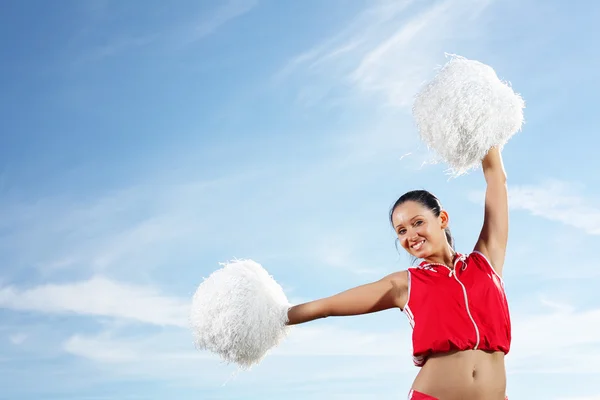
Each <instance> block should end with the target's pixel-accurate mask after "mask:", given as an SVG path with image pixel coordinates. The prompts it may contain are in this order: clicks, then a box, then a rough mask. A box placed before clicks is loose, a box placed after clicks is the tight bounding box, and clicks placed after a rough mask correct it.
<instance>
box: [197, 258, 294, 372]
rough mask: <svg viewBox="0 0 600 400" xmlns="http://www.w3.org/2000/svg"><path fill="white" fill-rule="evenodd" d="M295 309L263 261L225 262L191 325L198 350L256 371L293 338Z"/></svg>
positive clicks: (202, 290)
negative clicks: (254, 367)
mask: <svg viewBox="0 0 600 400" xmlns="http://www.w3.org/2000/svg"><path fill="white" fill-rule="evenodd" d="M289 307H290V304H289V303H288V300H287V298H286V295H285V293H284V292H283V289H282V288H281V286H280V285H279V284H278V283H277V282H276V281H275V280H274V279H273V278H272V277H271V276H270V275H269V273H268V272H267V271H266V270H265V269H264V268H263V267H262V266H261V265H260V264H258V263H256V262H254V261H252V260H238V261H234V262H231V263H227V264H224V266H223V268H221V269H219V270H217V271H215V272H213V273H212V274H211V275H210V276H209V277H208V278H207V279H205V280H204V282H202V283H201V284H200V286H199V287H198V289H197V290H196V293H195V294H194V298H193V301H192V309H191V313H190V324H191V329H192V333H193V336H194V342H195V344H196V347H197V348H199V349H202V350H208V351H211V352H213V353H215V354H218V355H219V356H220V357H221V358H222V359H223V360H225V361H227V362H233V363H236V364H238V365H239V366H240V367H242V368H246V369H247V368H250V367H251V366H252V365H253V364H257V363H259V362H260V361H261V360H262V359H263V358H264V356H265V355H266V354H267V352H268V351H269V350H270V349H271V348H273V347H275V346H277V345H278V344H279V343H280V342H281V340H282V339H284V338H285V337H286V336H287V334H288V330H289V327H288V326H287V322H288V316H287V312H288V309H289Z"/></svg>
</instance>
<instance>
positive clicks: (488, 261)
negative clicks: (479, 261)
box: [473, 250, 504, 287]
mask: <svg viewBox="0 0 600 400" xmlns="http://www.w3.org/2000/svg"><path fill="white" fill-rule="evenodd" d="M473 253H477V254H479V255H480V256H481V257H483V259H484V260H485V261H486V262H487V264H488V265H489V267H490V269H491V270H492V272H493V273H494V275H496V276H497V277H498V279H500V283H502V287H504V279H502V277H501V276H500V275H499V274H498V273H497V272H496V270H495V269H494V267H493V266H492V263H491V262H490V260H488V258H487V257H486V256H485V254H483V253H482V252H480V251H477V250H473Z"/></svg>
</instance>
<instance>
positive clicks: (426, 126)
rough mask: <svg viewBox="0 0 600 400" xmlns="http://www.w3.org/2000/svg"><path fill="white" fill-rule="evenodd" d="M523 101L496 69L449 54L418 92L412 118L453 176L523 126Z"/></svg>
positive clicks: (500, 146)
mask: <svg viewBox="0 0 600 400" xmlns="http://www.w3.org/2000/svg"><path fill="white" fill-rule="evenodd" d="M524 107H525V102H524V101H523V99H522V98H521V96H519V95H518V94H516V93H515V92H514V91H513V90H512V88H511V87H510V86H509V85H508V84H507V83H505V82H502V81H501V80H500V79H499V78H498V76H497V75H496V73H495V71H494V70H493V69H492V68H491V67H490V66H488V65H485V64H482V63H481V62H479V61H473V60H468V59H466V58H464V57H460V56H452V58H451V60H450V61H449V62H448V63H447V64H446V65H445V66H444V67H442V69H441V70H440V71H439V72H438V74H437V75H436V76H435V77H434V79H433V80H432V81H431V82H429V83H428V84H427V85H425V86H424V87H423V89H422V90H421V91H420V92H419V93H418V94H417V96H416V99H415V102H414V105H413V116H414V118H415V120H416V124H417V127H418V130H419V133H420V136H421V139H422V140H423V141H424V142H425V143H426V144H427V146H428V147H429V148H430V149H433V150H434V151H435V152H436V153H437V155H438V157H439V158H441V160H442V161H444V162H446V163H447V164H448V165H449V167H450V173H451V174H452V175H454V176H458V175H461V174H463V173H466V172H468V171H469V170H470V169H473V168H476V167H478V166H479V165H480V162H481V160H482V159H483V158H484V157H485V155H486V154H487V152H488V151H489V149H490V148H492V147H498V148H500V149H502V147H503V146H504V145H505V144H506V142H507V141H508V140H509V139H510V138H511V137H512V136H513V135H514V134H515V133H517V132H518V131H519V130H520V129H521V126H522V124H523V108H524Z"/></svg>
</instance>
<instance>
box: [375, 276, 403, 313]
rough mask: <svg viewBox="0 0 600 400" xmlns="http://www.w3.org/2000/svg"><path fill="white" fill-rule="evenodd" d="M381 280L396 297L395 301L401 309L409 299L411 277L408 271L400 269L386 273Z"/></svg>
mask: <svg viewBox="0 0 600 400" xmlns="http://www.w3.org/2000/svg"><path fill="white" fill-rule="evenodd" d="M380 282H383V283H384V284H385V285H386V286H387V287H388V290H390V288H391V293H392V295H393V297H394V303H395V304H396V306H397V307H398V308H400V309H402V308H403V307H404V305H405V304H406V302H407V300H408V287H409V283H408V282H409V277H408V271H407V270H404V271H398V272H394V273H391V274H389V275H386V276H385V277H383V278H382V279H381V280H380Z"/></svg>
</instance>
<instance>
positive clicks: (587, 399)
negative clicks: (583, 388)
mask: <svg viewBox="0 0 600 400" xmlns="http://www.w3.org/2000/svg"><path fill="white" fill-rule="evenodd" d="M557 400H600V394H599V395H597V396H580V397H560V398H558V399H557Z"/></svg>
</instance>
